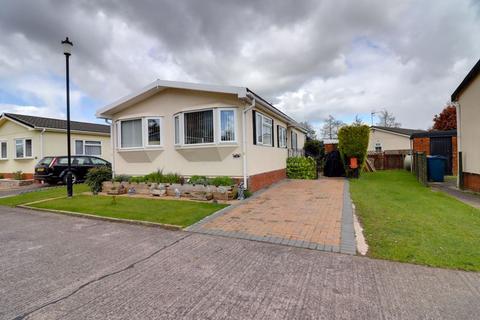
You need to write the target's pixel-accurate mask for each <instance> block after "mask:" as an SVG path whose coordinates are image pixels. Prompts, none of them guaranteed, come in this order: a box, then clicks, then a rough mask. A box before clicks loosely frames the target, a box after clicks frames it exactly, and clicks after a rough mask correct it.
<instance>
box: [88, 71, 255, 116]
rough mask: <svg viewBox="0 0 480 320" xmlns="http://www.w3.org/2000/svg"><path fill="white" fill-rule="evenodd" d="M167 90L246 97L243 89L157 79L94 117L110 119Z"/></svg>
mask: <svg viewBox="0 0 480 320" xmlns="http://www.w3.org/2000/svg"><path fill="white" fill-rule="evenodd" d="M168 88H174V89H184V90H193V91H204V92H214V93H225V94H233V95H236V96H237V98H239V99H243V98H245V97H246V96H247V88H245V87H234V86H219V85H210V84H200V83H189V82H179V81H166V80H159V79H157V80H155V81H154V82H152V83H150V84H149V85H147V86H145V87H143V88H141V89H139V90H137V91H135V92H133V93H131V94H129V95H127V96H125V97H123V98H120V99H119V100H117V101H114V102H113V103H111V104H109V105H107V106H105V107H104V108H101V109H99V110H98V111H97V112H96V114H95V115H96V116H97V117H98V118H104V119H111V118H112V115H114V114H115V113H117V112H119V111H122V110H124V109H126V108H128V107H130V106H132V105H134V104H136V103H139V102H141V101H143V100H145V99H147V98H149V97H151V96H153V95H155V94H157V93H158V92H160V91H163V90H165V89H168Z"/></svg>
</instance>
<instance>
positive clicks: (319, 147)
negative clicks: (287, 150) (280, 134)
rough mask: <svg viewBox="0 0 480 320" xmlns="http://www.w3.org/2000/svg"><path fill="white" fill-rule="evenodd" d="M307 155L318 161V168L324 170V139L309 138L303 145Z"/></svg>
mask: <svg viewBox="0 0 480 320" xmlns="http://www.w3.org/2000/svg"><path fill="white" fill-rule="evenodd" d="M303 149H304V150H305V155H306V156H308V157H312V158H313V159H315V161H316V162H317V170H320V171H321V170H323V166H324V163H325V147H324V145H323V141H320V140H316V139H308V140H306V141H305V144H304V146H303Z"/></svg>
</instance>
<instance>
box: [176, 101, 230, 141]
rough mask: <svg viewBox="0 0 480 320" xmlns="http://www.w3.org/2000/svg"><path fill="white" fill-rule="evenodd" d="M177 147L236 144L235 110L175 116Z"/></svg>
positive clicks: (215, 110)
mask: <svg viewBox="0 0 480 320" xmlns="http://www.w3.org/2000/svg"><path fill="white" fill-rule="evenodd" d="M173 120H174V130H175V132H174V133H175V139H174V142H175V145H177V146H181V145H197V144H198V145H200V144H213V143H234V142H236V128H237V127H236V121H237V114H236V110H235V109H234V108H216V109H207V110H199V111H185V112H181V113H179V114H177V115H175V116H174V118H173Z"/></svg>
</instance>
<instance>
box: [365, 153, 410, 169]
mask: <svg viewBox="0 0 480 320" xmlns="http://www.w3.org/2000/svg"><path fill="white" fill-rule="evenodd" d="M406 154H407V152H387V151H385V152H370V153H369V154H368V155H367V158H368V159H369V160H370V162H371V163H372V164H373V166H374V167H375V169H376V170H391V169H403V168H404V166H403V163H404V160H405V155H406Z"/></svg>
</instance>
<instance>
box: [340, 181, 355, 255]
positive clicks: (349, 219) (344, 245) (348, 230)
mask: <svg viewBox="0 0 480 320" xmlns="http://www.w3.org/2000/svg"><path fill="white" fill-rule="evenodd" d="M339 251H340V252H341V253H346V254H355V253H356V245H355V230H354V226H353V208H352V199H351V197H350V182H349V181H348V179H345V186H344V189H343V209H342V224H341V234H340V248H339Z"/></svg>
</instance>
